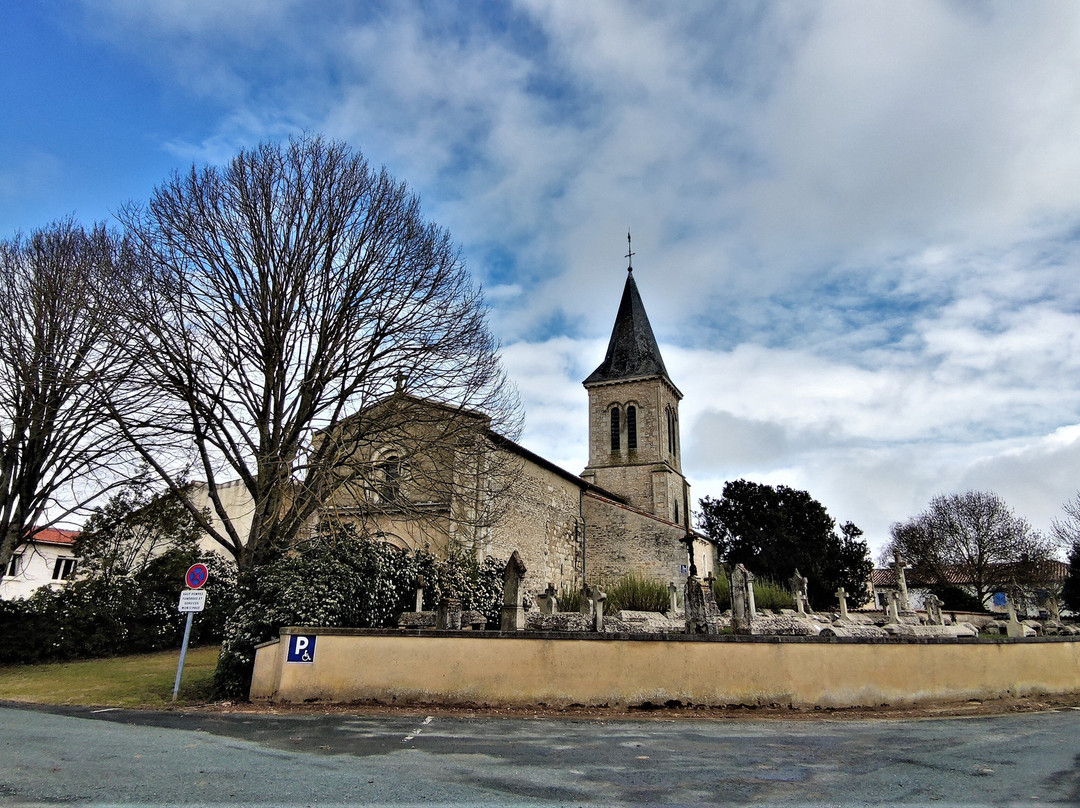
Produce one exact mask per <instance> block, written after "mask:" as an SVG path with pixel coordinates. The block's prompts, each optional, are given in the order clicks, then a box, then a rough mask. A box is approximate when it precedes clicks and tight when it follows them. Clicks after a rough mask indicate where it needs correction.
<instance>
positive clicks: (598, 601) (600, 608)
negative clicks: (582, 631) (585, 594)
mask: <svg viewBox="0 0 1080 808" xmlns="http://www.w3.org/2000/svg"><path fill="white" fill-rule="evenodd" d="M605 600H607V595H606V594H605V593H604V592H601V591H600V587H596V588H595V589H594V590H593V595H592V605H593V630H594V631H603V630H604V601H605Z"/></svg>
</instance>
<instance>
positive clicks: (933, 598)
mask: <svg viewBox="0 0 1080 808" xmlns="http://www.w3.org/2000/svg"><path fill="white" fill-rule="evenodd" d="M923 605H924V606H925V607H926V622H927V623H928V624H930V625H931V626H943V625H945V615H943V614H942V613H941V599H940V598H939V597H938V596H937V595H935V594H933V593H930V594H929V595H927V596H926V597H925V598H923Z"/></svg>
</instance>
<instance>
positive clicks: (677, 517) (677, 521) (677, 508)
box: [675, 500, 679, 524]
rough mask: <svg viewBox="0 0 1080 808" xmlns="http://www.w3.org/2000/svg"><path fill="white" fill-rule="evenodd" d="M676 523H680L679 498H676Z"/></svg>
mask: <svg viewBox="0 0 1080 808" xmlns="http://www.w3.org/2000/svg"><path fill="white" fill-rule="evenodd" d="M675 524H679V500H675Z"/></svg>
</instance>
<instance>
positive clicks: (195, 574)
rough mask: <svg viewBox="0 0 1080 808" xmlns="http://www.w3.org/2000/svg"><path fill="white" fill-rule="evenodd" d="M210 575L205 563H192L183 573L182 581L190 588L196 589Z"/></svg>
mask: <svg viewBox="0 0 1080 808" xmlns="http://www.w3.org/2000/svg"><path fill="white" fill-rule="evenodd" d="M209 577H210V570H208V569H207V568H206V565H205V564H192V565H191V566H190V567H188V571H187V573H185V574H184V583H185V584H187V586H188V587H189V588H191V589H198V588H199V587H201V586H202V585H203V584H205V583H206V581H207V579H208V578H209Z"/></svg>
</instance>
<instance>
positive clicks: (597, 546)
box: [583, 494, 712, 582]
mask: <svg viewBox="0 0 1080 808" xmlns="http://www.w3.org/2000/svg"><path fill="white" fill-rule="evenodd" d="M583 510H584V513H585V531H586V550H585V552H586V558H587V562H588V563H587V568H586V575H587V576H588V579H589V581H590V582H594V581H597V580H600V579H601V578H603V579H606V580H609V581H610V580H614V579H616V578H620V577H622V576H623V575H625V574H626V573H628V572H631V571H633V572H636V573H638V574H640V575H644V576H646V577H648V578H655V579H657V580H661V581H675V582H680V581H682V580H683V579H685V577H686V573H685V572H683V566H684V565H686V564H687V555H686V548H685V545H684V544H683V543H682V541H681V540H682V539H683V538H684V537H685V536H686V529H685V528H683V527H679V526H678V525H674V524H671V523H670V522H666V521H664V520H662V519H657V518H656V517H654V516H650V515H648V514H645V513H641V512H640V511H637V510H634V509H633V508H628V507H626V506H623V505H619V504H618V503H615V502H612V501H611V500H608V499H604V498H602V497H599V496H597V495H595V494H586V495H585V500H584V508H583ZM697 544H698V543H697V542H695V545H697ZM695 553H700V554H701V555H702V556H705V555H707V554H706V553H704V552H702V551H701V548H697V547H696V548H695ZM704 560H705V559H703V558H698V559H697V564H698V570H699V574H700V575H701V576H702V577H704V576H705V575H707V574H708V572H709V570H711V569H712V559H711V558H709V559H708V568H705V565H704V564H703V561H704Z"/></svg>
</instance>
